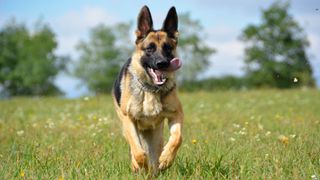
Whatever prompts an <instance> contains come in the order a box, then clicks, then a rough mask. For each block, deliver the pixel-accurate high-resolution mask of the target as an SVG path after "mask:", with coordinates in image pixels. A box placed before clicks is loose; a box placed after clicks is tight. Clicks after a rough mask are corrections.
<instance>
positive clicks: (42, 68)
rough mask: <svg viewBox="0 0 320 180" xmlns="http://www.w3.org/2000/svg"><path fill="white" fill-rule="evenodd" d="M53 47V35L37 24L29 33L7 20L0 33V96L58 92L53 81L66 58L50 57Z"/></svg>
mask: <svg viewBox="0 0 320 180" xmlns="http://www.w3.org/2000/svg"><path fill="white" fill-rule="evenodd" d="M56 47H57V42H56V40H55V35H54V33H53V32H52V31H51V29H50V27H49V26H48V25H46V24H43V23H42V22H41V21H39V22H37V23H36V24H35V28H34V30H33V31H32V32H30V31H29V30H28V29H27V28H26V27H25V25H24V24H18V23H16V22H15V20H11V21H9V22H8V23H7V24H6V25H5V26H4V28H3V29H1V30H0V89H1V96H16V95H49V94H57V93H61V92H60V91H59V89H58V88H57V87H56V86H55V85H54V83H53V81H54V77H55V75H56V74H57V73H58V71H59V70H60V69H61V68H63V67H64V64H65V60H66V58H61V57H58V56H56V55H55V54H54V50H55V49H56Z"/></svg>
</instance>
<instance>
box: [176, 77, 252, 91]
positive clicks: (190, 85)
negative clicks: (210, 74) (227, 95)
mask: <svg viewBox="0 0 320 180" xmlns="http://www.w3.org/2000/svg"><path fill="white" fill-rule="evenodd" d="M245 88H246V79H245V78H243V77H235V76H223V77H217V78H207V79H201V80H190V81H184V82H183V84H182V85H181V87H179V90H182V91H187V92H194V91H212V90H240V89H245Z"/></svg>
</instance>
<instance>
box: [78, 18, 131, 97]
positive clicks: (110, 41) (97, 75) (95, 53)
mask: <svg viewBox="0 0 320 180" xmlns="http://www.w3.org/2000/svg"><path fill="white" fill-rule="evenodd" d="M130 28H131V23H120V24H117V25H115V26H114V27H108V26H105V25H98V26H96V27H94V28H93V29H92V30H91V31H90V35H89V41H87V42H85V41H80V43H79V44H78V45H77V49H78V51H79V52H80V59H79V60H78V61H77V62H75V63H76V64H75V70H74V74H75V76H77V77H78V78H80V79H81V80H83V81H84V82H85V83H86V85H87V86H88V88H89V89H90V90H91V91H93V92H96V93H101V92H110V90H111V88H112V84H113V82H114V78H115V77H116V75H117V74H118V72H119V71H120V67H121V65H122V64H123V63H124V62H125V61H126V60H127V59H128V58H129V57H130V54H131V53H132V48H133V47H134V46H133V45H132V43H130V36H129V30H130Z"/></svg>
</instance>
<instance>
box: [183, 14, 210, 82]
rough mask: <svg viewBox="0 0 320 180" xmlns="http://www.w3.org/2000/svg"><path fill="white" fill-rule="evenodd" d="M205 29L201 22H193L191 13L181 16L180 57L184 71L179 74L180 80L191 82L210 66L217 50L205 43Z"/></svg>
mask: <svg viewBox="0 0 320 180" xmlns="http://www.w3.org/2000/svg"><path fill="white" fill-rule="evenodd" d="M203 34H204V33H203V28H202V26H201V23H200V21H198V20H193V19H191V17H190V13H183V14H181V15H179V44H178V56H180V57H181V59H182V62H183V65H182V68H183V69H182V71H179V72H178V80H179V81H180V82H182V83H183V81H191V80H194V79H197V77H198V75H199V74H200V73H201V72H203V71H204V70H205V69H206V68H207V67H208V66H209V64H210V63H209V57H210V56H211V55H212V54H213V53H215V50H214V49H213V48H211V47H209V46H208V45H206V44H205V42H204V36H203Z"/></svg>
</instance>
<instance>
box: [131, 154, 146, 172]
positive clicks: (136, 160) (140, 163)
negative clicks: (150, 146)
mask: <svg viewBox="0 0 320 180" xmlns="http://www.w3.org/2000/svg"><path fill="white" fill-rule="evenodd" d="M132 165H133V169H139V168H141V167H144V166H146V165H147V154H146V153H145V151H143V150H141V151H139V152H135V153H134V154H133V159H132Z"/></svg>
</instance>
